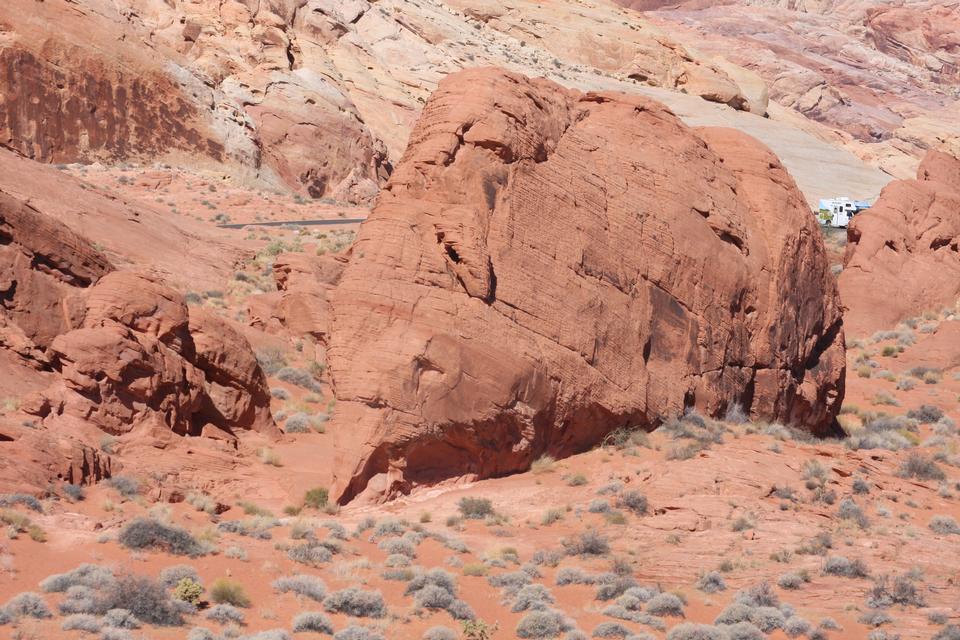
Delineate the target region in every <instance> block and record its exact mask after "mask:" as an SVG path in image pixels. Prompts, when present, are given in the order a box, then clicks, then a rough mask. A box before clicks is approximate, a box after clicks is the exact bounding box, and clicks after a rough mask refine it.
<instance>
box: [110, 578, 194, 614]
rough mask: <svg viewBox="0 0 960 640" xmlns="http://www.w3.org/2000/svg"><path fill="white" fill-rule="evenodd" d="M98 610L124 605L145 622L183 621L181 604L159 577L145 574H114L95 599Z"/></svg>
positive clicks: (124, 607) (119, 607) (118, 607)
mask: <svg viewBox="0 0 960 640" xmlns="http://www.w3.org/2000/svg"><path fill="white" fill-rule="evenodd" d="M96 608H97V610H96V611H95V612H94V613H101V614H104V613H106V612H108V611H110V610H111V609H125V610H126V611H129V612H130V614H132V615H133V616H134V617H136V618H137V620H140V621H142V622H145V623H147V624H154V625H158V626H164V627H170V626H178V625H180V624H183V618H182V616H181V608H180V606H178V605H177V603H175V602H174V601H173V600H172V599H171V597H170V594H169V593H168V592H167V590H166V589H164V588H163V585H161V584H160V583H159V582H158V581H156V580H153V579H151V578H148V577H146V576H133V575H124V576H120V577H119V578H117V580H116V581H115V582H114V583H112V584H111V585H110V586H109V587H107V588H106V589H103V590H102V591H101V592H100V593H99V595H98V596H97V599H96Z"/></svg>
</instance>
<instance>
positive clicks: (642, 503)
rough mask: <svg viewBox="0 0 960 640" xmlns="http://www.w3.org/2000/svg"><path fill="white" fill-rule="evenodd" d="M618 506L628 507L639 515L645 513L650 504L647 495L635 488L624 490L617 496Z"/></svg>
mask: <svg viewBox="0 0 960 640" xmlns="http://www.w3.org/2000/svg"><path fill="white" fill-rule="evenodd" d="M617 507H618V508H620V509H627V510H629V511H632V512H633V513H635V514H637V515H638V516H642V515H645V514H646V513H647V509H648V508H649V505H648V503H647V497H646V496H645V495H643V494H642V493H640V492H639V491H637V490H635V489H631V490H629V491H624V492H622V493H620V495H618V496H617Z"/></svg>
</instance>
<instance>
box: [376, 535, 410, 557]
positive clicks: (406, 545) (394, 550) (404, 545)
mask: <svg viewBox="0 0 960 640" xmlns="http://www.w3.org/2000/svg"><path fill="white" fill-rule="evenodd" d="M377 546H379V547H380V548H381V549H382V550H384V551H386V552H387V553H388V554H391V555H394V554H399V555H402V556H407V557H408V558H416V557H417V547H416V545H414V544H413V543H412V542H410V540H406V539H404V538H387V539H386V540H382V541H381V542H380V544H379V545H377Z"/></svg>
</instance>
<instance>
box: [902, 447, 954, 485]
mask: <svg viewBox="0 0 960 640" xmlns="http://www.w3.org/2000/svg"><path fill="white" fill-rule="evenodd" d="M897 475H899V476H900V477H901V478H916V479H917V480H944V479H946V477H947V476H946V474H945V473H944V472H943V469H941V468H940V467H939V466H938V465H937V463H936V462H934V461H933V460H931V459H930V458H928V457H926V456H924V455H921V454H919V453H911V454H910V455H908V456H907V459H906V460H904V461H903V464H901V465H900V469H899V471H898V472H897Z"/></svg>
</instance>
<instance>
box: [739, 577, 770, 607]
mask: <svg viewBox="0 0 960 640" xmlns="http://www.w3.org/2000/svg"><path fill="white" fill-rule="evenodd" d="M733 600H734V602H735V603H737V604H742V605H746V606H748V607H779V606H780V598H779V597H778V596H777V593H776V591H774V590H773V587H771V586H770V583H769V582H761V583H759V584H756V585H754V586H752V587H750V588H749V589H744V590H742V591H738V592H737V594H736V595H735V596H734V597H733Z"/></svg>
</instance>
